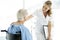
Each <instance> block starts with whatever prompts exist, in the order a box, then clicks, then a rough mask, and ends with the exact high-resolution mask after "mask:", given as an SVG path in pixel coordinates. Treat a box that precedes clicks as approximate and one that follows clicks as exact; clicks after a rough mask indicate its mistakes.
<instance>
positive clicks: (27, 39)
mask: <svg viewBox="0 0 60 40" xmlns="http://www.w3.org/2000/svg"><path fill="white" fill-rule="evenodd" d="M18 31H21V35H22V40H32V35H31V34H30V32H29V30H28V29H27V28H26V27H25V26H24V25H23V24H20V25H15V24H11V26H10V27H9V28H8V33H11V34H16V32H18Z"/></svg>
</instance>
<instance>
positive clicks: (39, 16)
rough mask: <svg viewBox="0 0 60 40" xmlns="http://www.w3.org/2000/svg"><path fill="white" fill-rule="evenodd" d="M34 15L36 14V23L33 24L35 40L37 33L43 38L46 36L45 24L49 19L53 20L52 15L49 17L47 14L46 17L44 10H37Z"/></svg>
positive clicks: (34, 21)
mask: <svg viewBox="0 0 60 40" xmlns="http://www.w3.org/2000/svg"><path fill="white" fill-rule="evenodd" d="M33 16H34V20H33V23H34V24H35V25H34V26H32V33H33V40H35V38H36V37H35V36H36V35H41V36H40V37H41V38H40V39H42V37H43V36H44V30H43V25H48V21H51V17H49V16H48V15H47V17H46V18H45V17H44V15H43V13H42V10H36V11H35V12H34V13H33ZM34 33H36V34H34ZM42 34H43V35H42ZM34 37H35V38H34ZM38 39H39V38H38ZM40 39H39V40H40Z"/></svg>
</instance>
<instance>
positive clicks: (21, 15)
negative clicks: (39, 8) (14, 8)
mask: <svg viewBox="0 0 60 40" xmlns="http://www.w3.org/2000/svg"><path fill="white" fill-rule="evenodd" d="M26 15H27V10H25V9H20V10H19V11H18V13H17V19H18V20H22V19H23V18H24V17H25V16H26Z"/></svg>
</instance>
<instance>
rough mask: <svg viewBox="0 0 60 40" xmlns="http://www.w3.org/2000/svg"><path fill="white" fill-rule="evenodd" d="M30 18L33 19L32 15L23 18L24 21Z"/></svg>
mask: <svg viewBox="0 0 60 40" xmlns="http://www.w3.org/2000/svg"><path fill="white" fill-rule="evenodd" d="M32 17H33V15H29V16H27V17H25V19H24V21H27V20H29V19H30V18H32Z"/></svg>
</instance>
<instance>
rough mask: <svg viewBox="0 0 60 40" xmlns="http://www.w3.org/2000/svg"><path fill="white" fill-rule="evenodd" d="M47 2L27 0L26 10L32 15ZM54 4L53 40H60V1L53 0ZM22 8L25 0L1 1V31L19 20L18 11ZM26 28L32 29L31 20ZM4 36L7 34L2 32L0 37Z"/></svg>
mask: <svg viewBox="0 0 60 40" xmlns="http://www.w3.org/2000/svg"><path fill="white" fill-rule="evenodd" d="M45 1H46V0H25V3H24V4H25V9H27V11H28V13H29V14H31V13H33V12H34V11H35V10H36V9H39V8H41V7H42V5H43V3H44V2H45ZM52 4H53V5H52V13H53V15H52V17H53V23H54V26H53V27H52V40H60V0H52ZM22 8H23V0H0V30H3V29H7V28H8V27H9V26H10V24H11V23H12V22H14V21H16V20H17V18H16V14H17V11H18V10H19V9H22ZM26 26H27V27H28V26H29V27H28V28H31V27H30V26H31V22H30V20H28V21H27V22H26ZM3 36H5V33H1V32H0V37H3ZM0 40H1V39H0Z"/></svg>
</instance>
